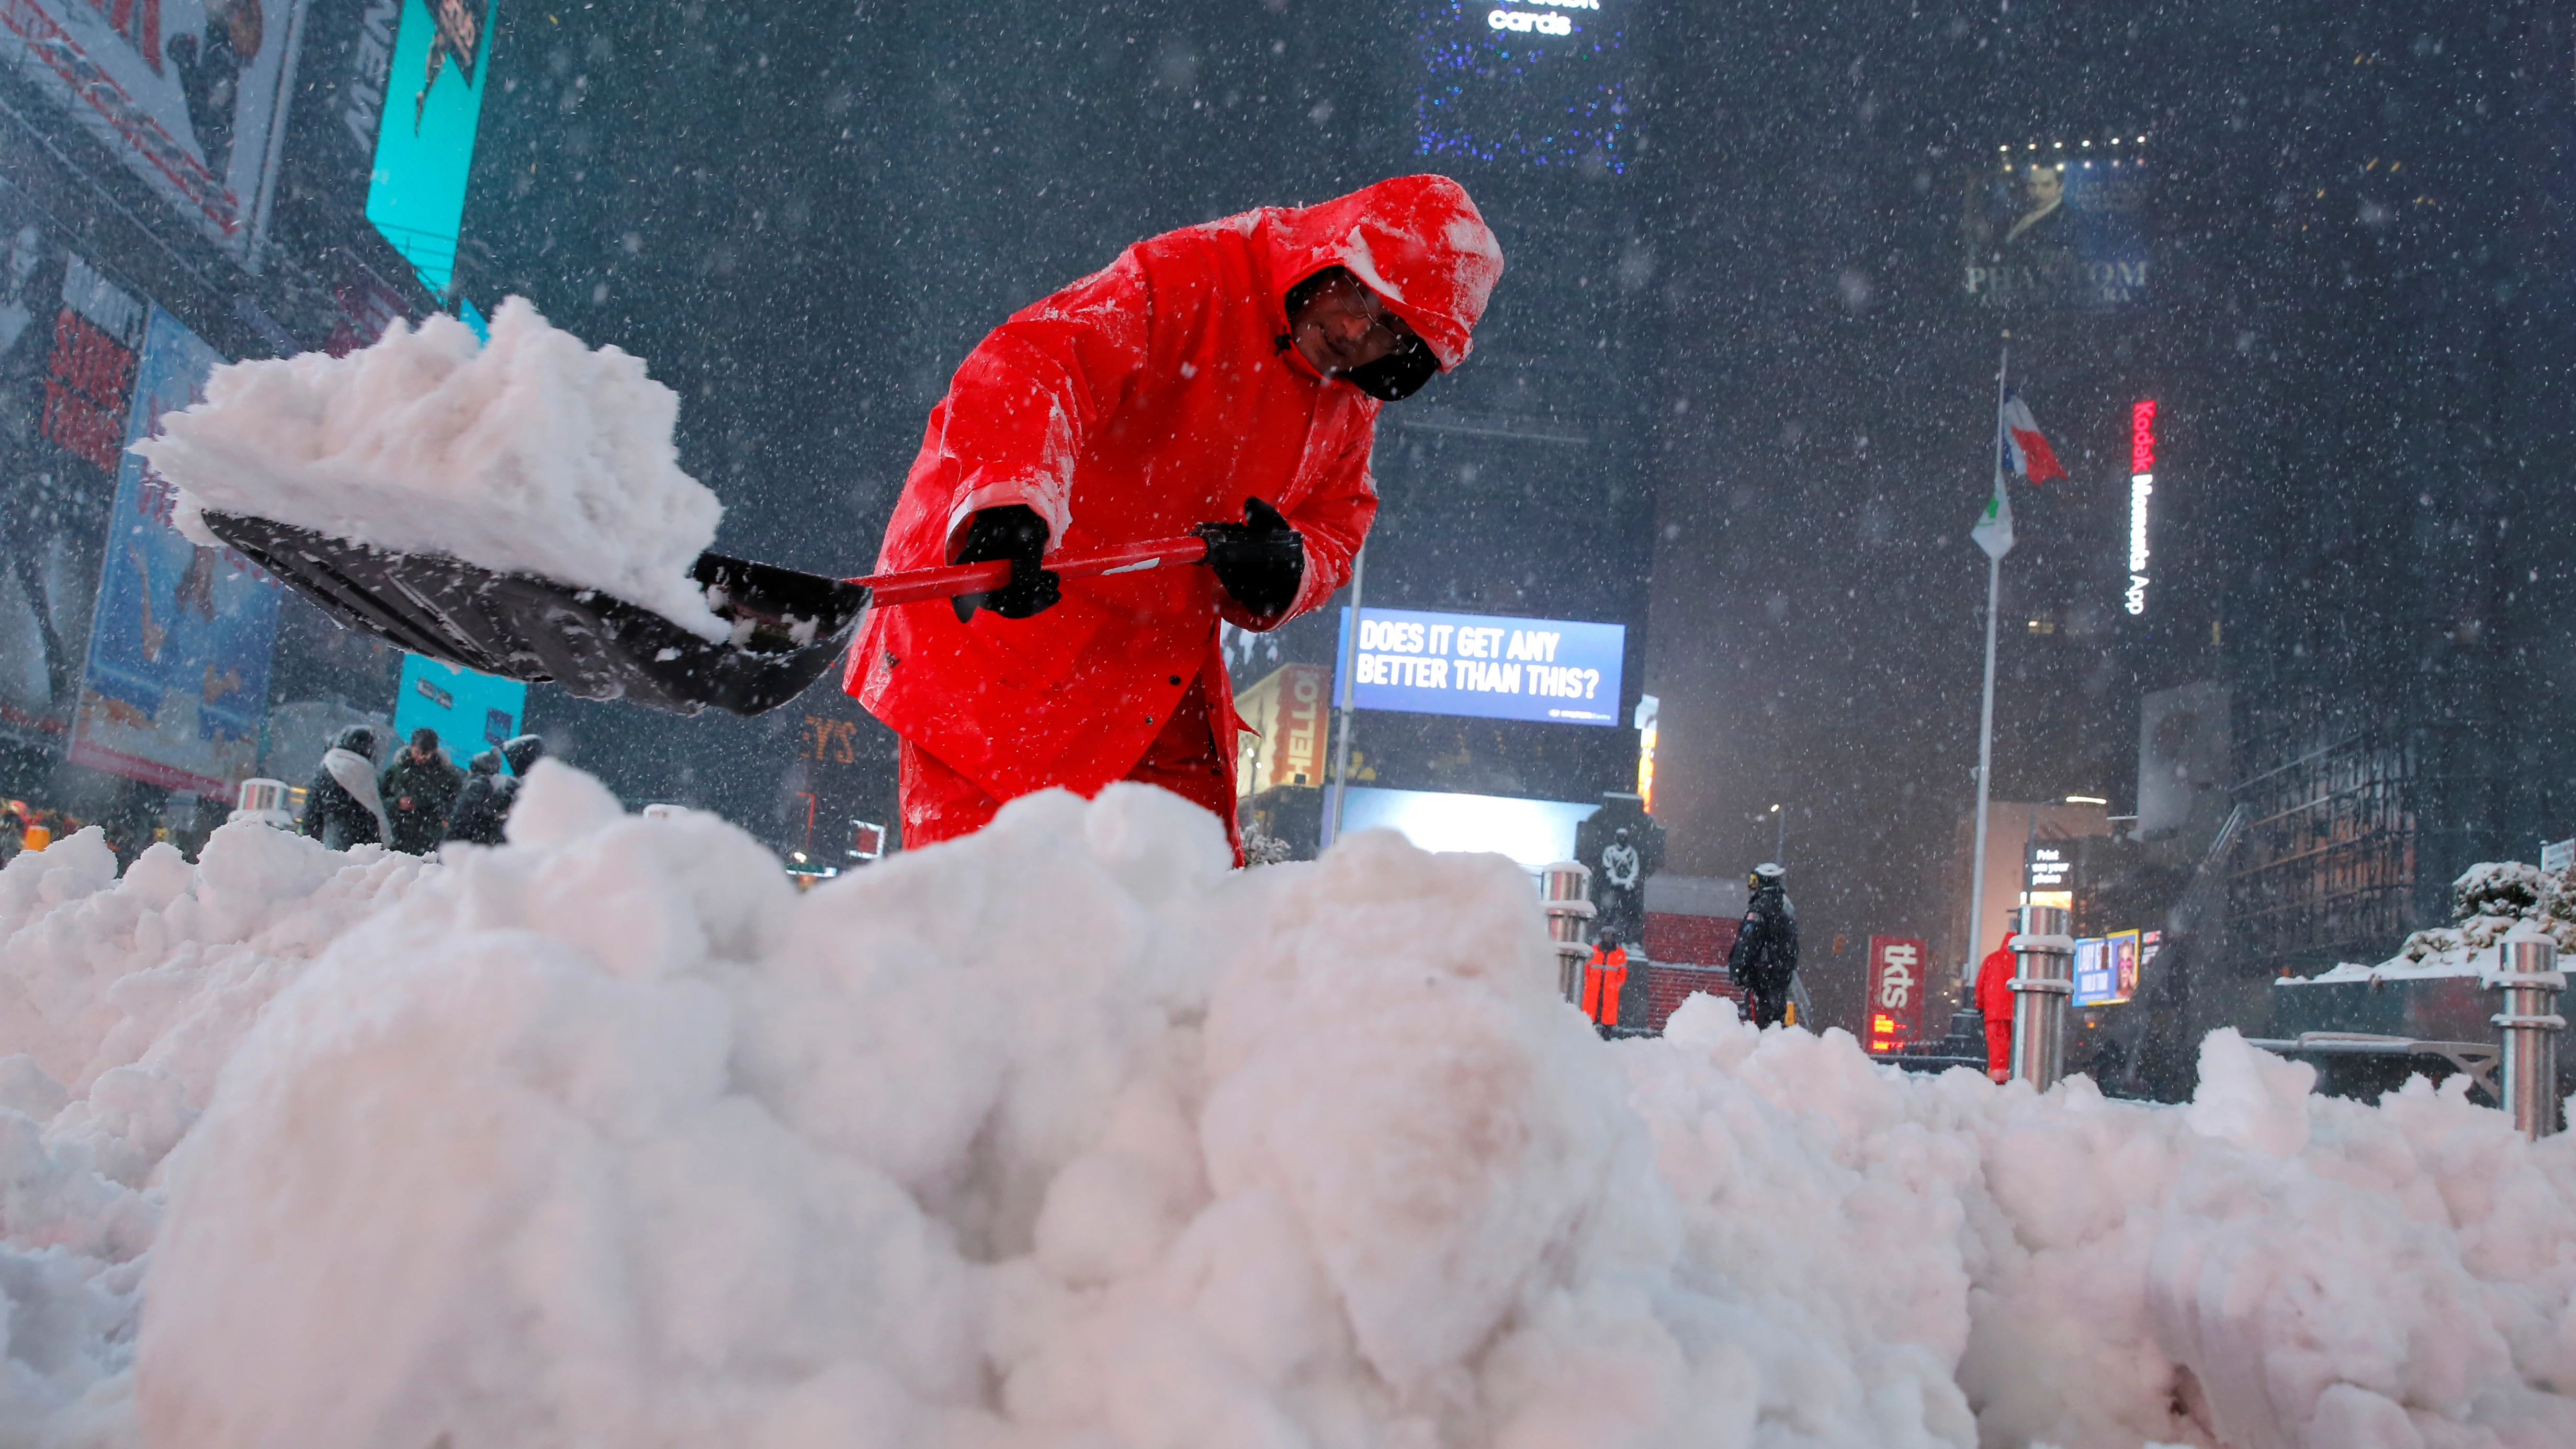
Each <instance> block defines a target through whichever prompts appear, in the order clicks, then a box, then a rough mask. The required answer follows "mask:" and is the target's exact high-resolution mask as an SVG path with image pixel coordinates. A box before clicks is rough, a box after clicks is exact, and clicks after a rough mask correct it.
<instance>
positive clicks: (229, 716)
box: [71, 307, 286, 796]
mask: <svg viewBox="0 0 2576 1449" xmlns="http://www.w3.org/2000/svg"><path fill="white" fill-rule="evenodd" d="M223 360H224V359H223V356H222V354H220V353H218V352H216V351H215V350H214V348H213V347H211V346H209V345H207V344H206V343H205V342H204V341H202V340H200V339H199V338H198V336H197V335H196V334H195V333H193V332H191V331H189V330H188V329H187V328H186V327H185V326H183V325H182V324H181V323H180V322H179V320H178V319H177V318H175V317H173V316H171V315H170V314H169V313H167V312H164V311H162V310H161V309H160V308H159V307H153V308H152V309H151V317H150V321H149V322H148V324H147V325H146V327H145V329H144V336H143V348H142V350H141V352H140V353H138V354H136V356H135V359H134V363H133V368H134V382H133V399H134V400H133V404H132V411H131V412H130V413H129V414H128V418H127V423H126V428H125V442H126V444H128V445H131V444H132V443H134V442H135V441H136V440H138V439H141V438H145V437H149V436H151V435H153V434H155V433H158V432H159V431H160V430H161V418H162V415H163V414H165V413H171V412H176V411H178V410H179V409H181V408H184V407H187V406H188V405H189V404H191V403H194V402H197V401H199V400H200V399H201V398H203V396H204V395H205V385H206V376H207V374H208V373H211V372H213V371H214V369H215V367H216V366H217V365H218V364H220V363H221V362H222V361H223ZM116 458H117V460H118V467H117V474H116V501H115V503H114V504H113V505H112V506H113V509H114V512H113V513H112V514H111V515H110V519H111V522H110V526H109V529H108V536H107V550H106V557H105V558H104V559H103V560H102V561H101V563H100V569H99V584H98V601H97V604H96V606H95V608H94V610H93V612H92V614H91V618H90V631H89V660H88V664H87V667H86V669H85V670H84V672H83V674H82V676H81V686H80V695H79V704H78V709H77V713H76V714H75V715H74V717H73V721H72V738H71V760H72V763H74V764H76V765H87V766H89V767H91V768H92V769H97V770H105V771H107V772H108V773H110V774H116V775H123V776H125V777H126V778H128V779H131V780H141V781H143V782H144V783H146V784H152V785H162V786H166V787H168V788H170V789H173V790H194V791H196V792H197V793H199V794H201V795H222V796H229V795H230V794H231V793H232V787H233V785H234V784H235V783H236V782H238V781H240V780H242V779H244V778H245V777H247V776H249V775H250V774H252V773H253V771H254V767H255V766H256V765H257V763H258V760H259V738H260V730H261V726H262V725H263V724H264V723H265V722H266V720H267V717H268V667H269V657H270V655H271V654H272V653H273V652H274V649H275V646H276V643H277V609H278V603H279V601H280V600H282V599H283V598H284V597H285V592H286V591H285V586H284V585H282V584H280V583H278V581H277V580H275V579H273V578H271V577H269V576H268V575H267V574H266V573H264V572H262V571H261V570H260V569H259V568H257V567H256V566H254V565H253V564H252V563H251V562H250V561H249V560H248V559H245V558H243V557H242V556H241V555H240V554H237V553H235V552H233V551H232V550H231V549H229V548H207V547H204V546H203V545H200V544H197V543H195V542H193V541H191V540H190V539H189V538H187V537H186V536H185V535H183V534H181V533H180V532H179V530H178V528H177V527H176V526H175V525H173V524H172V523H171V521H170V512H171V508H172V506H173V504H174V503H175V502H176V492H175V490H173V489H172V488H171V486H170V485H169V484H168V483H167V482H165V481H163V479H162V477H161V475H160V474H158V473H156V472H154V471H152V469H151V468H150V466H149V465H147V464H146V463H145V462H144V461H143V459H142V457H141V455H139V454H137V453H135V452H133V451H132V450H131V448H130V446H128V447H126V448H123V449H120V450H119V451H118V453H117V454H116Z"/></svg>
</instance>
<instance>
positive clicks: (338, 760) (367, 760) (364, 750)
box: [304, 725, 393, 850]
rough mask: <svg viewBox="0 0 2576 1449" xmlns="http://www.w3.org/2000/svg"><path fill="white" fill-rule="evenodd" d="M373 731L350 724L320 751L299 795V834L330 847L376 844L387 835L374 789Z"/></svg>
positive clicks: (389, 831)
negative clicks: (301, 831)
mask: <svg viewBox="0 0 2576 1449" xmlns="http://www.w3.org/2000/svg"><path fill="white" fill-rule="evenodd" d="M375 756H376V732H375V730H374V729H373V728H372V727H370V726H367V725H351V726H349V727H348V728H347V729H344V730H342V731H340V733H339V735H338V736H337V737H336V738H334V739H333V740H332V741H331V748H329V749H327V750H324V751H323V752H322V768H321V769H320V770H319V771H318V772H316V773H315V774H314V776H313V783H312V784H311V785H309V786H307V787H306V789H305V793H304V833H305V834H307V835H309V836H312V837H313V838H314V839H316V840H318V841H321V842H322V843H323V844H324V845H327V846H329V847H330V848H331V849H333V850H346V849H348V848H349V847H350V846H353V845H380V844H382V843H384V841H385V840H387V839H388V838H390V837H391V836H392V834H393V830H392V828H391V826H389V825H388V824H387V823H386V820H385V802H384V797H383V796H382V795H381V794H380V793H378V791H377V789H376V758H375Z"/></svg>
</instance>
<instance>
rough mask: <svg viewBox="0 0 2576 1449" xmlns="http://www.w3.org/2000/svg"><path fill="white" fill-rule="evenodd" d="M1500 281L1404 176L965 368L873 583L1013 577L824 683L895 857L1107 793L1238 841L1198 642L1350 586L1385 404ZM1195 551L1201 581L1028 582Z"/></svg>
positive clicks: (1145, 265)
mask: <svg viewBox="0 0 2576 1449" xmlns="http://www.w3.org/2000/svg"><path fill="white" fill-rule="evenodd" d="M1502 270H1503V257H1502V250H1501V248H1500V247H1499V246H1498V245H1497V244H1496V243H1495V241H1494V237H1493V233H1492V232H1491V231H1489V230H1487V229H1486V226H1485V223H1484V219H1483V218H1482V217H1481V216H1479V215H1478V214H1477V211H1476V207H1475V204H1474V203H1473V202H1472V201H1470V200H1468V197H1467V193H1466V191H1465V190H1464V189H1463V188H1461V187H1460V186H1459V185H1458V184H1457V183H1456V182H1454V181H1451V180H1449V179H1448V178H1447V177H1443V176H1403V177H1397V178H1395V179H1393V180H1389V181H1382V182H1379V183H1378V184H1376V185H1374V186H1371V187H1368V188H1366V189H1364V190H1361V191H1356V192H1353V193H1352V194H1350V195H1348V196H1344V197H1341V198H1339V199H1338V200H1334V201H1328V202H1324V203H1322V204H1320V205H1317V206H1310V207H1303V208H1280V207H1265V208H1263V209H1261V210H1258V211H1250V212H1245V213H1243V214H1242V215H1239V216H1232V217H1227V218H1225V219H1224V220H1221V221H1212V222H1208V223H1206V224H1204V225H1201V226H1194V227H1188V228H1185V229H1183V230H1180V231H1175V232H1168V233H1165V234H1164V235H1162V236H1158V237H1154V238H1151V239H1149V240H1146V241H1141V242H1138V243H1136V244H1135V245H1134V246H1131V247H1129V248H1127V250H1126V251H1124V252H1122V253H1120V254H1119V256H1118V259H1117V260H1116V261H1114V262H1112V263H1111V264H1110V265H1109V266H1108V267H1107V268H1106V269H1104V270H1102V271H1099V272H1096V273H1094V274H1093V275H1091V276H1089V277H1086V278H1084V279H1083V280H1081V281H1079V282H1076V283H1074V284H1073V285H1072V286H1070V287H1068V288H1066V289H1065V290H1063V291H1061V292H1058V293H1056V294H1055V295H1054V296H1051V297H1048V298H1045V299H1044V300H1042V301H1039V302H1037V303H1036V304H1034V305H1032V306H1030V307H1027V308H1025V309H1023V310H1022V311H1020V312H1019V313H1018V314H1016V315H1014V316H1013V317H1012V318H1011V319H1010V320H1009V321H1007V322H1005V323H1003V324H1002V325H1001V326H1000V327H999V328H997V329H995V330H994V332H993V333H992V335H991V336H989V337H986V338H985V339H984V341H983V342H982V343H981V344H979V345H978V346H977V347H976V348H975V350H974V351H973V352H972V353H970V354H968V356H967V358H966V360H965V362H964V363H963V364H962V365H960V366H959V367H958V369H957V375H956V377H955V378H954V379H953V380H952V381H951V382H950V384H949V389H948V395H947V397H946V398H945V399H943V400H942V401H941V402H940V404H939V405H938V406H937V407H936V408H934V409H932V411H931V414H930V426H929V429H928V432H927V433H926V435H925V436H924V437H923V440H922V446H921V452H920V454H919V456H917V457H916V458H915V459H914V460H913V465H912V472H911V474H910V476H909V477H908V478H906V480H905V482H904V490H903V496H902V498H901V499H900V500H899V501H898V502H897V503H896V505H895V511H894V517H893V520H892V521H891V522H890V523H888V524H887V526H886V535H885V546H884V549H883V551H882V552H881V553H880V554H879V555H878V559H877V566H878V568H880V569H882V570H895V569H917V568H930V567H936V566H939V565H943V564H949V563H975V562H985V561H990V560H996V559H1007V560H1009V561H1010V563H1011V565H1012V572H1011V578H1010V582H1009V584H1008V585H1006V586H1005V587H1003V588H1001V589H998V590H995V591H994V592H992V593H989V594H983V595H976V596H972V597H970V598H968V599H965V600H960V601H958V606H957V608H956V610H955V611H954V612H952V611H951V609H949V608H948V607H945V606H942V605H939V604H935V603H934V604H910V605H902V606H897V607H892V608H880V609H872V610H870V611H869V614H868V618H867V621H866V623H865V624H864V625H863V627H862V630H861V633H860V636H859V640H858V643H857V645H856V646H855V647H854V648H853V649H852V650H851V652H850V657H849V662H848V666H847V670H846V673H845V675H844V678H843V681H842V683H843V687H844V688H846V689H847V690H848V691H849V692H850V693H851V694H852V695H855V696H856V697H857V698H858V700H859V702H860V703H861V704H862V705H864V706H866V708H867V710H868V712H869V713H871V714H873V715H875V716H876V717H877V718H878V719H881V720H883V721H885V723H886V724H887V725H889V726H890V727H892V728H893V730H894V732H895V733H896V734H897V735H899V736H901V737H902V750H901V765H900V784H901V791H902V808H903V838H904V844H905V845H906V846H907V847H919V846H923V845H928V844H932V843H934V842H937V841H941V840H947V839H951V838H953V837H955V836H959V835H964V834H967V833H968V832H971V831H973V830H976V829H979V828H981V827H982V826H983V825H984V823H985V822H986V821H988V820H990V819H991V818H992V816H993V813H994V812H995V811H996V810H998V809H999V808H1001V804H1002V802H1004V801H1007V800H1012V799H1016V798H1018V797H1019V796H1022V795H1026V794H1029V793H1031V792H1033V791H1037V790H1043V789H1046V788H1048V787H1050V786H1063V787H1066V788H1068V789H1071V790H1074V791H1075V792H1077V793H1079V794H1083V795H1093V794H1097V793H1098V792H1099V791H1100V790H1101V789H1102V788H1103V787H1104V786H1107V785H1109V784H1110V783H1112V782H1114V781H1117V780H1122V779H1132V780H1141V781H1144V782H1146V783H1149V784H1155V785H1160V786H1163V787H1164V788H1166V789H1169V790H1171V791H1173V792H1174V793H1176V794H1179V795H1181V796H1182V797H1183V798H1185V799H1188V800H1191V801H1193V802H1194V803H1197V804H1199V805H1201V806H1204V807H1205V808H1207V809H1208V810H1210V811H1212V812H1214V813H1215V814H1216V815H1217V816H1218V817H1219V818H1220V819H1222V820H1223V821H1224V822H1225V825H1226V833H1227V835H1228V836H1229V838H1232V837H1233V836H1234V835H1235V817H1234V802H1235V794H1234V757H1235V732H1236V729H1237V727H1238V724H1239V721H1238V720H1237V719H1236V717H1235V713H1234V701H1233V697H1232V691H1231V690H1230V689H1229V688H1228V685H1227V676H1226V672H1225V663H1224V656H1223V655H1222V653H1221V652H1220V646H1219V642H1218V624H1219V622H1220V621H1223V622H1225V623H1230V624H1233V625H1235V626H1236V627H1238V628H1242V629H1249V630H1255V631H1262V630H1269V629H1274V628H1277V627H1278V626H1279V625H1281V624H1283V623H1285V622H1287V621H1288V620H1290V619H1293V618H1295V617H1297V616H1298V615H1300V614H1302V613H1305V612H1306V611H1308V610H1310V609H1313V608H1315V607H1317V606H1318V605H1320V604H1322V603H1323V602H1324V600H1325V599H1326V598H1328V597H1329V596H1330V595H1331V594H1332V592H1333V591H1334V590H1335V589H1338V588H1340V587H1341V586H1342V584H1343V583H1344V582H1346V581H1347V580H1348V578H1349V576H1350V570H1351V560H1352V556H1353V555H1354V554H1356V553H1357V552H1358V550H1359V547H1360V542H1361V540H1362V539H1363V538H1365V537H1366V536H1367V533H1368V528H1369V522H1370V520H1371V519H1372V518H1374V517H1375V516H1376V513H1377V493H1376V489H1375V487H1374V485H1373V484H1372V482H1371V480H1370V476H1369V467H1368V463H1369V448H1370V443H1371V440H1372V439H1373V437H1374V436H1375V430H1376V424H1377V413H1378V409H1379V408H1380V407H1381V406H1383V405H1384V404H1386V403H1388V402H1393V401H1398V400H1400V399H1403V398H1405V397H1408V396H1410V395H1411V394H1412V393H1413V392H1414V391H1415V390H1416V389H1418V388H1419V387H1421V386H1422V384H1423V383H1424V382H1426V381H1428V380H1429V379H1430V377H1431V376H1432V375H1433V374H1434V373H1436V372H1441V371H1446V370H1448V369H1451V368H1455V367H1457V366H1458V365H1459V364H1460V363H1463V362H1465V361H1466V360H1467V353H1468V350H1469V346H1470V335H1471V334H1472V333H1473V331H1474V329H1475V326H1476V322H1477V320H1478V319H1479V318H1480V317H1481V316H1482V315H1483V313H1484V310H1485V301H1486V298H1487V296H1488V295H1489V294H1490V293H1491V292H1492V290H1493V287H1494V282H1495V280H1496V279H1497V278H1498V277H1500V276H1501V275H1502ZM1236 519H1241V520H1243V521H1242V522H1240V523H1237V522H1234V521H1233V520H1236ZM1191 531H1197V532H1199V533H1200V534H1201V535H1202V536H1203V537H1205V538H1206V539H1207V540H1208V563H1209V565H1210V567H1205V568H1201V567H1196V566H1192V567H1184V568H1159V569H1150V570H1140V571H1137V572H1133V573H1126V574H1119V575H1114V576H1108V577H1102V578H1091V579H1077V580H1071V581H1066V580H1062V579H1060V578H1059V577H1058V576H1057V575H1056V574H1054V573H1053V572H1052V571H1050V570H1048V569H1046V568H1045V567H1043V563H1042V560H1043V557H1044V555H1046V554H1047V553H1049V552H1059V551H1061V552H1076V553H1087V552H1092V551H1096V550H1101V549H1107V548H1111V547H1115V546H1118V545H1121V544H1131V543H1140V542H1145V541H1147V540H1151V539H1155V538H1163V537H1169V536H1172V535H1175V534H1181V533H1186V532H1191ZM1237 849H1238V859H1239V858H1240V845H1239V842H1238V847H1237Z"/></svg>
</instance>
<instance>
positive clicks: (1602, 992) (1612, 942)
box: [1583, 932, 1628, 1036]
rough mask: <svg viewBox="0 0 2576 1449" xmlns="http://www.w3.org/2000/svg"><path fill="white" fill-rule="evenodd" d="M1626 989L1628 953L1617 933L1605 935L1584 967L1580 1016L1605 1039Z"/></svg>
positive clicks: (1617, 1019) (1613, 1024)
mask: <svg viewBox="0 0 2576 1449" xmlns="http://www.w3.org/2000/svg"><path fill="white" fill-rule="evenodd" d="M1627 985H1628V952H1627V950H1626V948H1624V947H1622V946H1621V945H1620V944H1619V936H1618V933H1616V932H1604V933H1603V934H1602V937H1601V943H1600V944H1599V945H1597V946H1594V947H1593V948H1592V959H1591V960H1589V961H1586V962H1584V963H1583V1014H1584V1015H1585V1016H1588V1017H1591V1018H1592V1020H1593V1022H1594V1023H1595V1024H1596V1025H1598V1026H1599V1027H1600V1028H1601V1034H1602V1035H1603V1036H1608V1035H1609V1034H1610V1028H1612V1027H1614V1026H1617V1025H1618V1024H1619V993H1620V991H1622V990H1623V989H1625V988H1626V987H1627Z"/></svg>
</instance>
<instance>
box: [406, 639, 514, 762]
mask: <svg viewBox="0 0 2576 1449" xmlns="http://www.w3.org/2000/svg"><path fill="white" fill-rule="evenodd" d="M527 703H528V687H527V686H526V685H524V684H521V683H520V682H519V681H517V680H515V679H503V678H501V677H500V676H498V675H493V674H477V673H475V672H474V671H473V670H471V669H459V668H457V667H456V666H455V665H453V664H442V663H440V662H439V661H437V660H435V659H426V658H423V657H422V656H420V655H418V654H406V655H404V656H403V667H402V686H401V693H399V694H398V695H396V696H395V698H394V738H395V740H396V741H397V743H399V742H401V741H405V740H409V739H410V738H411V732H412V731H413V730H416V729H422V728H427V729H433V730H436V731H438V743H439V747H440V748H442V749H444V750H446V751H447V757H448V758H449V759H451V760H454V761H455V762H456V763H457V764H459V765H462V764H464V763H465V762H466V761H468V760H470V759H472V758H474V755H475V753H476V752H477V751H479V750H484V749H489V748H490V747H492V746H494V745H497V744H499V743H501V742H502V741H503V740H506V739H508V738H509V737H510V736H512V735H515V734H517V733H518V732H519V715H520V712H521V711H522V710H524V709H525V708H526V707H527Z"/></svg>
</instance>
